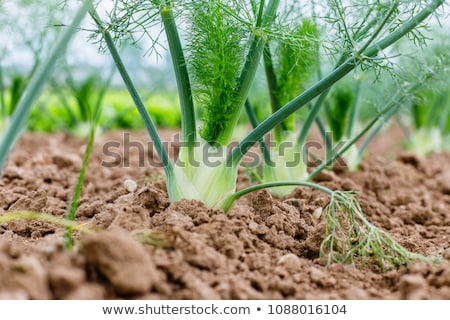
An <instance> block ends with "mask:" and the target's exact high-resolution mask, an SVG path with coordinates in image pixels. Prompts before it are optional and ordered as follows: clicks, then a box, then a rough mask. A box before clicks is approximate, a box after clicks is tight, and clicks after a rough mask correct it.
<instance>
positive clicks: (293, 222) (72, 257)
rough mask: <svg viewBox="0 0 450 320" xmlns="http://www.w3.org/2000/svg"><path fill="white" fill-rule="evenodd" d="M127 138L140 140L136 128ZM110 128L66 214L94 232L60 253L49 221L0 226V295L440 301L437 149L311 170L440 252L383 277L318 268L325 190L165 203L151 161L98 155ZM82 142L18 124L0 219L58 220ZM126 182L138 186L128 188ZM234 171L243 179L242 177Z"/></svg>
mask: <svg viewBox="0 0 450 320" xmlns="http://www.w3.org/2000/svg"><path fill="white" fill-rule="evenodd" d="M166 135H167V137H169V136H170V133H166ZM132 137H133V139H135V140H141V141H143V142H145V143H147V138H146V136H145V135H142V134H134V135H132ZM119 138H120V134H119V133H112V134H109V135H106V136H102V137H99V138H98V139H97V141H96V147H95V148H94V150H95V151H94V154H93V157H92V159H91V164H90V166H89V169H88V172H87V177H86V183H85V188H84V191H83V196H82V198H81V202H80V206H79V209H78V211H77V222H78V223H83V224H85V226H87V227H88V229H90V230H95V231H94V232H93V233H86V234H77V241H76V246H75V248H74V250H73V251H70V252H64V250H63V248H62V243H63V242H62V241H63V240H62V238H63V230H62V228H61V227H59V226H55V225H53V224H50V223H47V222H43V221H35V220H33V221H25V220H18V221H13V222H9V223H5V224H2V225H0V298H2V299H5V298H9V299H28V298H32V299H104V298H133V299H134V298H145V299H286V298H288V299H450V261H449V260H450V249H449V248H450V238H449V235H450V185H449V183H450V179H449V175H450V155H449V154H445V153H441V154H433V155H431V156H430V157H429V158H428V159H426V160H421V159H417V158H416V157H414V156H411V155H408V154H401V155H399V156H398V157H397V158H396V159H395V160H390V159H387V158H385V157H380V156H378V157H377V156H372V157H370V159H369V160H367V161H365V162H364V164H363V166H362V168H361V170H360V171H358V172H346V171H342V170H339V171H337V172H334V173H333V172H332V173H325V174H324V175H320V176H319V177H318V178H317V180H318V181H320V183H321V184H323V185H325V186H327V187H329V188H332V189H340V190H356V191H358V192H359V194H358V199H359V201H360V203H361V206H362V209H363V211H364V213H365V214H366V216H367V218H368V219H369V220H370V222H372V223H373V224H374V225H376V226H377V227H380V228H382V229H384V230H386V231H388V232H389V234H390V235H392V236H393V237H394V238H395V239H396V240H397V241H398V242H399V243H401V244H402V245H403V246H405V247H406V248H408V249H409V250H411V251H413V252H418V253H422V254H424V255H427V256H435V255H443V256H444V259H443V261H442V263H441V264H440V265H431V264H427V263H424V262H418V263H415V264H413V265H411V266H408V267H406V266H405V267H400V268H399V269H396V270H390V271H388V272H385V273H381V272H380V271H379V270H378V269H377V268H376V266H373V265H369V266H363V265H342V264H333V265H330V266H328V267H326V266H324V262H323V260H322V259H321V258H320V257H319V247H320V243H321V241H322V239H323V236H324V217H323V214H322V211H321V210H322V209H323V208H324V207H325V206H326V205H327V203H328V201H329V198H328V197H327V196H326V195H325V194H323V193H321V192H319V191H316V190H312V189H309V188H297V189H296V190H295V191H294V192H292V193H291V194H290V195H289V196H288V197H286V199H277V198H275V197H273V196H272V195H271V194H270V193H269V192H268V191H260V192H257V193H254V194H252V195H249V196H247V197H244V198H243V199H241V200H239V201H238V202H237V203H236V204H235V206H234V207H233V209H232V210H231V212H230V213H229V214H228V215H224V214H223V212H222V211H219V210H211V209H208V208H206V207H204V206H203V205H202V204H201V203H199V202H196V201H187V200H183V201H180V202H177V203H172V204H170V203H169V200H168V197H167V192H166V190H165V185H164V176H163V173H162V171H161V169H160V168H154V167H151V166H149V165H145V166H143V167H139V163H138V160H139V157H138V155H137V154H135V153H136V152H137V151H138V150H134V151H133V150H132V151H133V152H134V153H133V152H132V153H131V156H130V157H129V159H128V160H129V161H130V166H129V167H127V168H124V167H123V166H120V165H119V166H116V167H107V166H102V165H101V162H102V160H105V155H104V154H103V153H102V146H103V145H104V143H105V142H106V141H108V140H111V139H115V140H118V139H119ZM118 141H120V140H118ZM374 148H376V146H374V147H372V149H374ZM83 149H84V142H83V141H80V140H76V139H74V138H71V137H69V136H67V135H64V134H57V135H45V136H42V135H39V134H26V135H25V136H24V137H23V138H22V139H21V141H20V143H19V145H18V147H17V148H16V151H15V152H14V153H13V154H12V155H11V157H10V160H9V162H8V166H7V168H6V169H5V172H4V175H3V178H2V179H1V181H0V215H4V214H7V213H8V212H16V211H20V210H26V211H37V212H42V213H47V214H51V215H54V216H57V217H63V215H64V212H65V209H66V206H67V204H68V201H69V199H70V197H71V195H72V193H73V188H74V186H75V184H76V179H77V174H78V171H79V168H80V165H81V159H82V155H83ZM145 152H146V154H149V155H152V152H151V151H150V152H149V151H148V150H147V149H146V150H145ZM372 152H373V151H372ZM373 154H375V153H373ZM121 161H122V163H123V161H125V158H124V157H122V158H121ZM118 163H121V162H120V161H118ZM126 179H134V180H135V181H137V182H138V187H137V189H136V190H135V191H132V192H130V191H128V190H127V188H126V187H125V186H124V184H123V183H124V181H125V180H126ZM239 181H240V182H239V183H240V184H242V185H245V184H248V179H247V178H246V177H245V176H243V175H241V176H240V179H239Z"/></svg>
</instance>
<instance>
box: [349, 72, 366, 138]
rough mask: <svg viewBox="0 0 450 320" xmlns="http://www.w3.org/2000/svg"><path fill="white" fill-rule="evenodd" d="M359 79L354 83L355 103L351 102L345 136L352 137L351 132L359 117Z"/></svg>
mask: <svg viewBox="0 0 450 320" xmlns="http://www.w3.org/2000/svg"><path fill="white" fill-rule="evenodd" d="M361 81H362V80H361V79H358V80H357V83H356V92H355V101H353V106H352V107H351V108H350V121H349V123H348V127H347V132H346V134H345V135H346V136H347V137H351V136H353V132H354V130H355V126H356V123H357V122H358V117H359V109H360V103H359V99H360V93H361Z"/></svg>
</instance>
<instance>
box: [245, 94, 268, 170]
mask: <svg viewBox="0 0 450 320" xmlns="http://www.w3.org/2000/svg"><path fill="white" fill-rule="evenodd" d="M245 110H246V112H247V115H248V118H249V120H250V124H251V125H252V127H253V128H256V127H257V126H258V119H257V118H256V114H255V111H254V110H253V108H252V106H251V104H250V101H249V100H248V99H247V100H246V101H245ZM259 147H260V148H261V151H262V153H263V157H264V163H265V164H266V165H268V164H270V163H272V162H271V160H270V152H269V148H268V147H267V144H266V143H265V142H264V138H262V139H260V140H259Z"/></svg>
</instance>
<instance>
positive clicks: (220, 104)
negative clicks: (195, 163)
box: [186, 0, 251, 142]
mask: <svg viewBox="0 0 450 320" xmlns="http://www.w3.org/2000/svg"><path fill="white" fill-rule="evenodd" d="M189 9H190V13H189V16H190V17H189V18H188V19H189V20H188V23H189V28H188V41H187V42H188V46H187V47H186V50H187V63H188V66H189V70H190V71H191V74H192V79H193V86H194V92H195V100H196V102H197V104H198V106H199V107H200V108H201V110H202V112H203V119H204V122H205V125H204V127H203V129H202V130H201V136H202V137H203V138H204V139H205V140H206V141H208V142H214V141H215V138H216V135H217V134H218V133H219V132H220V131H221V130H223V129H224V128H227V127H228V126H229V122H230V120H231V119H232V114H233V112H235V110H234V108H238V107H239V106H238V105H236V103H235V102H236V101H235V100H236V91H235V90H236V88H237V86H238V80H239V75H240V72H241V70H242V67H243V61H245V55H246V53H247V49H246V44H247V42H248V41H249V38H250V34H251V29H250V28H249V25H248V24H247V23H244V22H242V21H245V19H244V18H243V17H242V18H240V17H239V10H241V12H246V11H245V10H242V9H241V8H240V7H239V6H237V5H236V3H235V1H218V0H213V1H210V0H208V1H195V2H193V3H192V4H191V6H190V7H189ZM229 12H233V15H230V14H229Z"/></svg>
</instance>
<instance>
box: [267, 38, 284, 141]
mask: <svg viewBox="0 0 450 320" xmlns="http://www.w3.org/2000/svg"><path fill="white" fill-rule="evenodd" d="M264 70H265V72H266V78H267V86H268V87H269V97H270V105H271V107H272V113H275V112H276V111H277V110H278V109H280V107H281V105H280V100H279V99H278V94H277V92H278V84H277V76H276V74H275V69H274V66H273V59H272V53H271V52H270V48H269V45H268V44H266V45H265V47H264ZM282 131H283V125H280V126H276V127H275V128H274V138H275V141H276V142H277V143H281V140H282V139H283V134H282Z"/></svg>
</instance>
